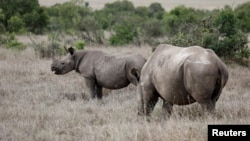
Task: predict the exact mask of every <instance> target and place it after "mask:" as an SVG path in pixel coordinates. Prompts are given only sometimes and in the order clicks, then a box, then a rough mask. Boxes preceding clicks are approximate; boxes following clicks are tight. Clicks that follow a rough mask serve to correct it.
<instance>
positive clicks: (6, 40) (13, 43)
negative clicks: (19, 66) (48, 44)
mask: <svg viewBox="0 0 250 141" xmlns="http://www.w3.org/2000/svg"><path fill="white" fill-rule="evenodd" d="M1 43H2V44H4V45H5V47H6V48H8V49H15V50H23V49H25V48H26V46H25V45H24V44H23V43H21V42H19V41H18V40H17V39H16V37H15V34H14V33H8V34H6V35H5V36H1Z"/></svg>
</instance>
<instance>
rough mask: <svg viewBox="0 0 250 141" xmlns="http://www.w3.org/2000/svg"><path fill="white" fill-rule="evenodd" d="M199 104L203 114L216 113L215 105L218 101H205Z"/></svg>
mask: <svg viewBox="0 0 250 141" xmlns="http://www.w3.org/2000/svg"><path fill="white" fill-rule="evenodd" d="M198 103H199V104H200V105H201V108H202V110H203V112H205V113H206V112H208V113H213V112H214V111H215V103H216V101H212V100H204V101H198Z"/></svg>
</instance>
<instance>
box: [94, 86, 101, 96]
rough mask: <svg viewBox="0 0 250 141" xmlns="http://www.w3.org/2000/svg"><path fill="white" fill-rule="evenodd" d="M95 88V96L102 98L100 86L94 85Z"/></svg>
mask: <svg viewBox="0 0 250 141" xmlns="http://www.w3.org/2000/svg"><path fill="white" fill-rule="evenodd" d="M95 90H96V96H97V98H98V99H102V87H100V86H98V85H97V86H96V87H95Z"/></svg>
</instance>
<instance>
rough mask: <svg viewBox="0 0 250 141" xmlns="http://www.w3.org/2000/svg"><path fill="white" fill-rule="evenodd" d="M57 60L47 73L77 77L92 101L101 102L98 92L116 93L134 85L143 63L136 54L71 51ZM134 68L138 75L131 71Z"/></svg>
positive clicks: (141, 58)
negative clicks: (104, 89) (95, 99)
mask: <svg viewBox="0 0 250 141" xmlns="http://www.w3.org/2000/svg"><path fill="white" fill-rule="evenodd" d="M65 50H66V51H67V52H68V53H67V55H66V56H65V57H63V58H62V59H61V60H54V61H53V62H52V65H51V71H53V72H54V73H55V74H57V75H62V74H66V73H68V72H70V71H72V70H75V71H76V72H78V73H80V74H81V75H82V76H83V78H84V80H85V83H86V86H87V89H88V90H87V93H89V94H90V95H91V96H92V98H94V97H96V96H97V98H99V99H101V98H102V95H103V94H102V88H103V87H104V88H107V89H120V88H124V87H126V86H128V85H129V84H130V83H132V84H134V85H137V83H138V81H139V75H140V70H141V68H142V67H143V65H144V63H145V62H146V59H145V58H144V57H143V56H141V55H139V54H136V53H131V52H127V53H120V54H115V55H113V54H109V53H106V52H103V51H100V50H74V49H73V48H72V47H70V48H68V49H66V48H65ZM133 68H136V69H138V70H139V71H134V70H135V69H133Z"/></svg>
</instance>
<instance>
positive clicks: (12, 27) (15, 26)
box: [8, 16, 25, 33]
mask: <svg viewBox="0 0 250 141" xmlns="http://www.w3.org/2000/svg"><path fill="white" fill-rule="evenodd" d="M24 27H25V23H24V21H23V19H22V18H20V17H18V16H13V17H11V18H10V19H9V20H8V30H9V31H10V32H16V33H20V32H24V30H25V28H24Z"/></svg>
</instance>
